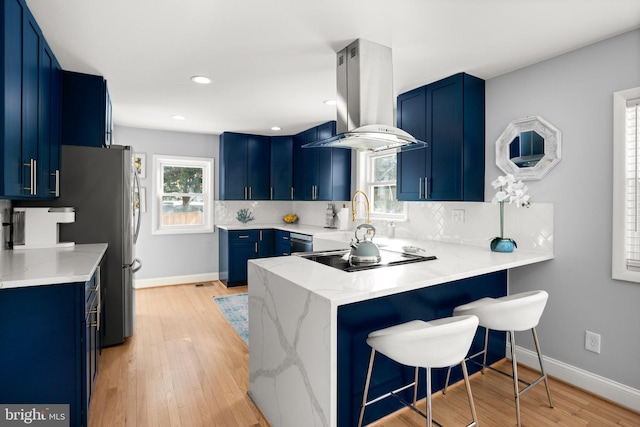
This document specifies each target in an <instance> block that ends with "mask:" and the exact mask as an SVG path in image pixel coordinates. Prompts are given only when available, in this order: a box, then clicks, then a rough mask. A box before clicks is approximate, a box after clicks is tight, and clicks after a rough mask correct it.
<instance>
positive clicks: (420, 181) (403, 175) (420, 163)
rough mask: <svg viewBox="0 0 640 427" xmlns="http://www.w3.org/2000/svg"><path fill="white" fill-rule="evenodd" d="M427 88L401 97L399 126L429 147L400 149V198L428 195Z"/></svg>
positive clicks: (398, 177)
mask: <svg viewBox="0 0 640 427" xmlns="http://www.w3.org/2000/svg"><path fill="white" fill-rule="evenodd" d="M426 97H427V91H426V88H425V87H424V86H423V87H420V88H417V89H414V90H412V91H409V92H406V93H403V94H402V95H399V96H398V100H397V110H396V111H397V126H398V127H399V128H400V129H403V130H405V131H407V132H409V134H411V135H413V136H414V137H415V138H416V139H419V140H421V141H424V142H426V143H427V147H424V148H419V149H415V148H414V149H411V150H403V151H400V152H399V153H398V155H397V171H396V172H397V183H396V197H397V198H398V200H408V201H414V200H422V199H424V198H425V184H424V181H425V177H426V176H427V175H428V174H430V173H429V172H428V171H427V167H429V166H430V165H429V164H428V163H427V158H428V153H427V148H428V144H429V142H428V140H427V125H426V120H425V117H426V107H427V101H426Z"/></svg>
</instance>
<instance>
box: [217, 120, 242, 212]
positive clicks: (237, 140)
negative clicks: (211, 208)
mask: <svg viewBox="0 0 640 427" xmlns="http://www.w3.org/2000/svg"><path fill="white" fill-rule="evenodd" d="M246 189H247V140H246V137H245V135H243V134H239V133H232V132H224V133H223V134H222V135H220V199H221V200H245V198H246V196H247V194H246Z"/></svg>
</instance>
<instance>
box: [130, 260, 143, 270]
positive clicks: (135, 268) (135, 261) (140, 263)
mask: <svg viewBox="0 0 640 427" xmlns="http://www.w3.org/2000/svg"><path fill="white" fill-rule="evenodd" d="M136 263H138V265H137V266H135V267H134V265H135V264H136ZM141 268H142V261H141V260H140V258H136V259H134V260H133V263H132V264H131V272H132V273H137V272H138V271H140V269H141Z"/></svg>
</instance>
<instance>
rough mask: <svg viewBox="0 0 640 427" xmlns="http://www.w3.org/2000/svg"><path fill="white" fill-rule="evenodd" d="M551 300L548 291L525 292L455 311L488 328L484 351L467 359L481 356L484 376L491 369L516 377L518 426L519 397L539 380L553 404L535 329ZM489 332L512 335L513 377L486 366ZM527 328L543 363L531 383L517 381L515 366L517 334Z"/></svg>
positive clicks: (476, 303) (516, 367) (514, 381)
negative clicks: (536, 376)
mask: <svg viewBox="0 0 640 427" xmlns="http://www.w3.org/2000/svg"><path fill="white" fill-rule="evenodd" d="M548 298H549V294H548V293H547V292H545V291H531V292H522V293H519V294H515V295H507V296H505V297H501V298H481V299H479V300H477V301H473V302H470V303H468V304H464V305H461V306H458V307H456V308H455V309H454V310H453V315H454V316H468V315H475V316H478V319H479V321H480V326H482V327H484V328H485V334H484V349H483V350H482V351H479V352H477V353H476V354H473V355H471V356H469V357H468V358H467V360H472V361H473V359H474V358H475V357H478V356H480V355H482V356H483V358H482V373H484V370H485V368H490V369H492V370H494V371H497V372H500V373H501V374H504V375H507V376H509V377H512V378H513V387H514V394H515V400H516V418H517V421H518V427H520V425H521V423H520V396H521V395H522V394H523V393H525V392H526V391H528V390H530V389H531V388H532V387H533V386H535V385H536V384H538V383H539V382H540V381H543V380H544V384H545V386H546V388H547V397H548V398H549V407H550V408H553V402H552V401H551V390H550V389H549V381H548V379H547V374H546V373H545V371H544V367H543V365H542V353H541V351H540V343H539V342H538V334H537V333H536V326H537V325H538V322H539V321H540V317H541V316H542V312H543V311H544V308H545V306H546V304H547V299H548ZM489 329H493V330H494V331H506V332H507V333H508V334H509V339H510V341H511V363H512V370H513V371H512V372H513V374H512V375H509V374H507V373H505V372H502V371H500V370H498V369H495V368H492V367H491V366H487V344H488V341H489ZM527 329H531V332H532V333H533V341H534V342H535V345H536V351H537V352H538V361H539V362H540V372H541V374H542V375H541V376H540V377H539V378H538V379H536V380H535V381H534V382H532V383H528V382H526V381H523V380H518V366H517V364H516V353H515V348H516V337H515V331H526V330H527ZM476 363H478V362H476ZM450 373H451V367H449V371H448V372H447V379H446V381H445V385H444V390H443V393H446V392H447V385H448V384H449V375H450ZM518 381H520V382H522V383H524V384H526V387H525V388H524V389H522V390H520V387H519V385H518Z"/></svg>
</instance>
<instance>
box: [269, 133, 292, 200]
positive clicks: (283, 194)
mask: <svg viewBox="0 0 640 427" xmlns="http://www.w3.org/2000/svg"><path fill="white" fill-rule="evenodd" d="M270 182H271V200H293V137H292V136H273V137H271V180H270Z"/></svg>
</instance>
